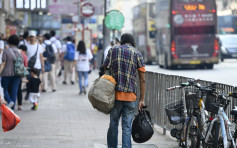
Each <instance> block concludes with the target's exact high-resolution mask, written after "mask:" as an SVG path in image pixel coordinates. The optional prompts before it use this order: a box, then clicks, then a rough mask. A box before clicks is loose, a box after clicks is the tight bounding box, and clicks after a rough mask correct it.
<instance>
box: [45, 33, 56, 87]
mask: <svg viewBox="0 0 237 148" xmlns="http://www.w3.org/2000/svg"><path fill="white" fill-rule="evenodd" d="M49 39H50V34H48V33H46V34H44V43H43V46H44V49H45V51H44V54H43V55H44V57H45V58H47V59H46V60H45V67H46V62H48V64H50V65H51V70H49V71H46V70H45V72H44V74H43V90H42V92H46V91H47V88H48V77H49V78H50V82H51V87H52V91H53V92H55V91H56V76H55V61H56V54H57V52H58V50H57V47H56V46H55V44H53V43H52V42H51V41H50V40H49Z"/></svg>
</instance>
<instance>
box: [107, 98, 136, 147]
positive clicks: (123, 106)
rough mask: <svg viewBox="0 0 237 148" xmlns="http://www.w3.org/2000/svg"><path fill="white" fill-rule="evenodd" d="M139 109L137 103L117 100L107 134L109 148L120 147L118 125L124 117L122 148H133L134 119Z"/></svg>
mask: <svg viewBox="0 0 237 148" xmlns="http://www.w3.org/2000/svg"><path fill="white" fill-rule="evenodd" d="M136 109H137V101H134V102H129V101H118V100H115V104H114V108H113V109H112V111H111V113H110V125H109V129H108V133H107V144H108V148H117V147H118V125H119V119H120V116H121V115H122V148H131V147H132V144H131V132H132V119H133V117H134V114H135V112H136Z"/></svg>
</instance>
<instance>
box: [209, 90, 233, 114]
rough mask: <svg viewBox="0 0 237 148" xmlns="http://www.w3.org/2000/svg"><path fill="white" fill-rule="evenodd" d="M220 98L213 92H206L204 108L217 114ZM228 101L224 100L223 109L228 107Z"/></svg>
mask: <svg viewBox="0 0 237 148" xmlns="http://www.w3.org/2000/svg"><path fill="white" fill-rule="evenodd" d="M220 103H221V102H220V99H219V98H218V96H217V95H215V94H213V93H207V95H206V101H205V110H207V111H209V112H211V113H214V114H218V110H219V106H220ZM228 105H229V104H228V103H227V102H225V104H224V110H226V108H227V107H228Z"/></svg>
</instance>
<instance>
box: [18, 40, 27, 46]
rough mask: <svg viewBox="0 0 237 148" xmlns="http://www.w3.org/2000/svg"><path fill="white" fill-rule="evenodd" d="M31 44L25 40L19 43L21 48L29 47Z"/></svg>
mask: <svg viewBox="0 0 237 148" xmlns="http://www.w3.org/2000/svg"><path fill="white" fill-rule="evenodd" d="M28 44H29V42H27V41H26V40H25V39H24V40H22V41H20V43H19V46H20V45H26V46H27V45H28Z"/></svg>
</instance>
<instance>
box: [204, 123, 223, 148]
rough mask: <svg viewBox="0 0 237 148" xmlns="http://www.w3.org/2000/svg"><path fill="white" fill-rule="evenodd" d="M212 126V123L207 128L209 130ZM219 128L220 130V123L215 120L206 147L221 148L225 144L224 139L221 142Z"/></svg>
mask: <svg viewBox="0 0 237 148" xmlns="http://www.w3.org/2000/svg"><path fill="white" fill-rule="evenodd" d="M209 128H210V125H209V127H208V129H207V131H208V130H209ZM219 130H220V124H219V123H218V121H215V122H214V123H213V126H212V130H211V133H210V136H209V138H208V140H207V143H205V146H204V147H205V148H219V147H220V148H221V147H222V146H223V144H222V140H221V139H220V140H221V141H220V142H219Z"/></svg>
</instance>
